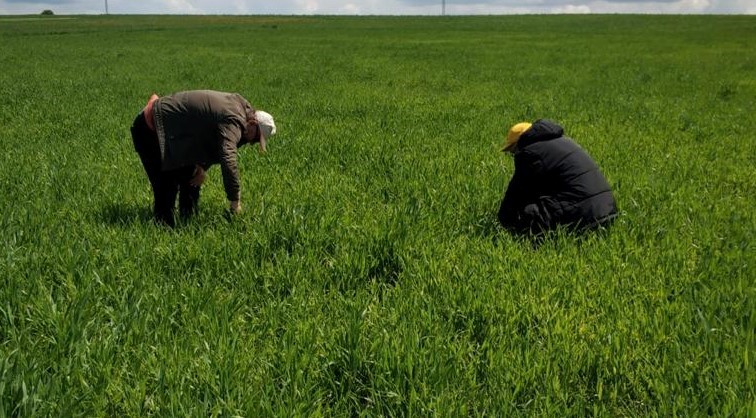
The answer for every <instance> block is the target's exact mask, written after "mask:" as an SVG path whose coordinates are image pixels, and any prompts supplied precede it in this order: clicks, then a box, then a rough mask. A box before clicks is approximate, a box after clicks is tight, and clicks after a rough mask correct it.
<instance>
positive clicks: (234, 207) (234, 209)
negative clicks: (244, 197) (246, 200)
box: [228, 200, 242, 215]
mask: <svg viewBox="0 0 756 418" xmlns="http://www.w3.org/2000/svg"><path fill="white" fill-rule="evenodd" d="M229 203H230V207H229V208H228V210H229V211H230V212H231V214H232V215H236V214H237V213H239V212H241V210H242V208H241V202H239V201H238V200H232V201H231V202H229Z"/></svg>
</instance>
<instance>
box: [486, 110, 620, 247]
mask: <svg viewBox="0 0 756 418" xmlns="http://www.w3.org/2000/svg"><path fill="white" fill-rule="evenodd" d="M504 151H505V152H509V153H512V154H514V164H515V171H514V175H513V176H512V179H511V180H510V182H509V186H508V187H507V191H506V192H505V194H504V199H503V200H502V202H501V207H500V208H499V215H498V217H499V222H500V223H501V225H502V226H503V227H504V228H506V229H508V230H510V231H512V232H516V233H532V234H538V233H541V232H545V231H548V230H552V229H555V228H557V227H558V226H560V225H561V226H566V227H568V228H570V229H574V230H579V231H584V230H587V229H593V228H596V227H598V226H600V225H607V224H608V223H610V222H611V221H612V220H613V219H614V218H615V217H616V216H617V205H616V203H615V201H614V196H613V195H612V191H611V188H610V186H609V183H608V182H607V181H606V179H605V178H604V176H603V175H602V174H601V171H599V168H598V166H597V165H596V163H595V162H594V161H593V160H592V159H591V157H589V156H588V154H587V153H586V152H585V151H584V150H583V149H582V148H580V146H579V145H577V144H576V143H575V142H574V141H573V140H571V139H570V138H568V137H566V136H564V130H563V129H562V127H561V126H559V125H558V124H557V123H555V122H553V121H550V120H547V119H539V120H537V121H535V122H533V123H532V124H530V123H527V122H522V123H518V124H516V125H514V126H513V127H512V128H511V129H510V130H509V133H508V135H507V140H506V144H505V146H504Z"/></svg>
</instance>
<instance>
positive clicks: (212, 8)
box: [0, 0, 756, 15]
mask: <svg viewBox="0 0 756 418" xmlns="http://www.w3.org/2000/svg"><path fill="white" fill-rule="evenodd" d="M442 1H444V0H0V15H14V14H39V13H40V12H41V11H42V10H45V9H49V10H52V11H53V12H54V13H55V14H59V15H60V14H102V13H105V4H106V2H107V5H108V11H109V13H111V14H283V15H313V14H315V15H317V14H326V15H440V14H441V13H442ZM445 2H446V5H445V7H444V11H445V13H446V14H447V15H479V14H530V13H665V14H666V13H674V14H749V15H754V14H756V0H445Z"/></svg>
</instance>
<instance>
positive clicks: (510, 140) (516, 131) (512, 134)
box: [502, 122, 532, 151]
mask: <svg viewBox="0 0 756 418" xmlns="http://www.w3.org/2000/svg"><path fill="white" fill-rule="evenodd" d="M531 126H532V124H531V123H528V122H520V123H518V124H517V125H514V126H513V127H512V128H510V129H509V133H508V134H507V142H506V143H505V144H504V149H503V150H502V151H509V150H511V149H512V148H513V147H514V146H515V144H517V141H519V140H520V136H521V135H522V134H523V133H525V131H527V130H528V129H530V127H531Z"/></svg>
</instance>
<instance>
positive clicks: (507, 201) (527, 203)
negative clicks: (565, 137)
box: [498, 151, 541, 232]
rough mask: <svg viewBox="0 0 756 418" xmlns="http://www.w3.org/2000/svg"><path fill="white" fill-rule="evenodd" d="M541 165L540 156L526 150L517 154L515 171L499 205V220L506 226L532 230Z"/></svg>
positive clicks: (513, 229)
mask: <svg viewBox="0 0 756 418" xmlns="http://www.w3.org/2000/svg"><path fill="white" fill-rule="evenodd" d="M540 167H541V163H540V161H539V160H538V158H537V157H536V156H534V155H531V154H529V153H527V152H526V151H522V152H520V153H519V154H517V155H515V172H514V175H512V180H510V181H509V186H507V191H506V192H505V193H504V199H502V201H501V206H500V207H499V215H498V217H499V222H500V223H501V225H502V226H503V227H504V228H506V229H509V230H511V231H514V232H527V231H528V230H530V227H531V223H532V219H531V218H532V216H531V212H532V207H531V206H532V204H533V203H535V201H536V199H537V196H534V195H533V186H534V180H535V179H536V177H537V176H538V175H539V172H540Z"/></svg>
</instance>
